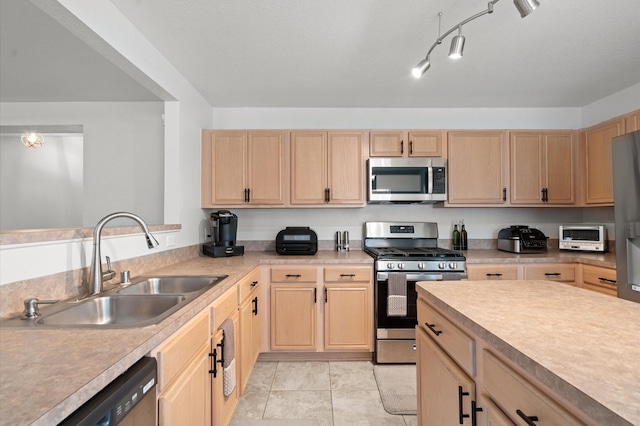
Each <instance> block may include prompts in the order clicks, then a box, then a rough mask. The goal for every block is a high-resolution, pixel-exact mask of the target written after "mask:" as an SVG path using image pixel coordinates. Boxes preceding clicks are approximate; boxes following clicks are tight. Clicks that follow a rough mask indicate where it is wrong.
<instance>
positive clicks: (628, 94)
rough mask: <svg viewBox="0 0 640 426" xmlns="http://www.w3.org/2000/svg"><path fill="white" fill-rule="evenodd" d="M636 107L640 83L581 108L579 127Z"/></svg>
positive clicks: (591, 124)
mask: <svg viewBox="0 0 640 426" xmlns="http://www.w3.org/2000/svg"><path fill="white" fill-rule="evenodd" d="M638 72H640V70H638ZM637 109H640V83H638V84H636V85H633V86H631V87H628V88H626V89H624V90H621V91H619V92H617V93H614V94H612V95H609V96H607V97H606V98H602V99H600V100H598V101H596V102H593V103H591V104H589V105H587V106H585V107H584V108H582V126H581V127H582V128H585V127H590V126H593V125H594V124H598V123H601V122H603V121H606V120H608V119H610V118H613V117H617V116H619V115H623V114H626V113H627V112H631V111H635V110H637Z"/></svg>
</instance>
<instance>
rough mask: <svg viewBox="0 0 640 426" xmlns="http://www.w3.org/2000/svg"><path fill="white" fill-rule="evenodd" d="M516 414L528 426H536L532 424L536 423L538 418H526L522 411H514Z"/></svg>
mask: <svg viewBox="0 0 640 426" xmlns="http://www.w3.org/2000/svg"><path fill="white" fill-rule="evenodd" d="M516 414H517V415H519V416H520V418H521V419H522V420H524V421H525V422H526V423H527V424H528V425H529V426H537V425H536V424H535V423H534V422H537V421H538V416H527V415H526V414H525V413H523V412H522V410H520V409H518V410H516Z"/></svg>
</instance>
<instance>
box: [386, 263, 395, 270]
mask: <svg viewBox="0 0 640 426" xmlns="http://www.w3.org/2000/svg"><path fill="white" fill-rule="evenodd" d="M395 266H396V265H394V264H393V263H391V262H389V263H387V268H388V269H393V268H394V267H395Z"/></svg>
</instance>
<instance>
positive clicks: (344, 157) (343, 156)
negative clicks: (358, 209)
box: [327, 132, 365, 205]
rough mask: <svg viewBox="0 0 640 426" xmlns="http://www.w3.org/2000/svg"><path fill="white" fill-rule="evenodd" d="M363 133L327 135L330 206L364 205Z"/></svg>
mask: <svg viewBox="0 0 640 426" xmlns="http://www.w3.org/2000/svg"><path fill="white" fill-rule="evenodd" d="M363 143H364V134H363V132H329V133H328V135H327V144H328V155H329V157H328V173H329V175H328V176H329V178H328V185H329V191H330V194H329V199H330V201H329V203H331V204H360V205H364V202H365V200H364V178H365V167H364V157H363V152H362V147H363Z"/></svg>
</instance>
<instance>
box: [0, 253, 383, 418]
mask: <svg viewBox="0 0 640 426" xmlns="http://www.w3.org/2000/svg"><path fill="white" fill-rule="evenodd" d="M292 263H294V264H296V263H297V264H341V263H349V264H360V263H361V264H369V265H371V264H372V259H371V257H370V256H368V255H367V254H365V253H364V252H362V251H359V250H353V251H350V252H348V253H337V252H334V251H319V252H318V253H317V254H316V255H314V256H280V255H277V254H276V253H275V252H248V253H245V255H244V256H238V257H225V258H215V259H214V258H210V257H201V256H200V257H196V258H193V259H190V260H187V261H185V262H181V263H177V264H173V265H171V266H167V267H164V268H161V269H158V270H156V271H154V274H157V275H172V274H185V275H214V274H215V275H218V274H225V275H229V277H228V278H227V279H225V280H224V281H223V282H221V283H220V284H218V285H217V286H215V287H213V288H212V289H210V290H208V291H207V292H205V293H203V294H202V295H201V296H200V297H199V298H197V299H195V300H194V301H192V302H191V303H189V304H188V305H186V306H185V307H183V308H182V309H180V310H179V311H177V312H176V313H174V314H172V315H171V316H169V317H168V318H167V319H165V320H164V321H162V322H161V323H160V324H158V325H155V326H151V327H146V328H123V329H64V330H52V329H46V330H45V329H27V330H25V329H0V425H3V426H4V425H7V426H9V425H11V426H16V425H27V424H35V425H47V426H48V425H52V424H57V423H58V422H60V421H62V420H64V419H65V418H66V417H67V416H68V415H69V414H71V413H72V412H73V411H75V409H77V408H78V407H80V406H81V405H82V404H83V403H84V402H86V401H87V400H88V399H90V398H91V397H92V396H93V395H95V394H96V393H98V392H99V391H100V390H101V389H102V388H104V387H105V386H106V385H107V384H109V383H110V382H111V381H113V380H114V379H115V378H116V377H117V376H119V375H120V374H122V373H123V372H124V371H125V370H127V369H128V368H129V367H130V366H132V365H133V364H134V363H135V362H136V361H138V360H139V359H140V358H142V357H143V356H145V355H146V354H148V353H149V352H150V351H151V350H152V349H154V348H155V347H157V346H158V345H159V344H160V343H162V342H163V341H164V340H166V339H167V338H168V337H169V336H171V335H172V334H173V333H174V332H175V331H176V330H178V329H179V328H180V327H181V326H182V325H183V324H185V323H186V322H187V321H189V320H190V319H191V318H193V317H194V316H195V315H196V314H197V313H199V312H201V311H202V310H203V309H205V308H206V307H207V306H208V305H209V304H211V303H212V302H213V301H214V300H215V299H216V298H217V297H218V296H220V295H221V294H222V293H224V292H225V291H226V290H227V289H229V288H230V287H232V286H233V285H234V284H235V283H236V282H237V281H238V279H240V278H242V277H243V276H244V275H246V274H247V273H249V272H251V270H252V269H253V268H255V267H256V266H258V265H260V264H268V265H277V264H292ZM145 275H149V274H145ZM135 278H136V277H135V276H133V277H132V280H133V279H135Z"/></svg>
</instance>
